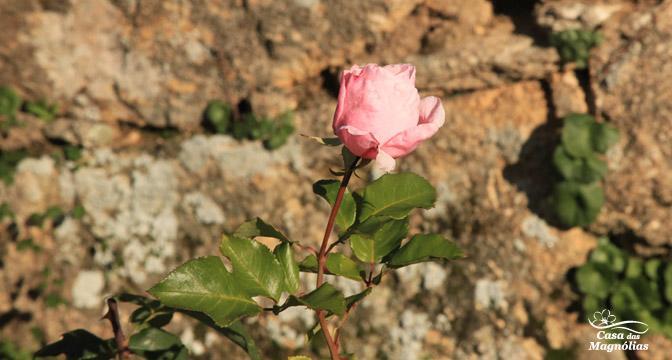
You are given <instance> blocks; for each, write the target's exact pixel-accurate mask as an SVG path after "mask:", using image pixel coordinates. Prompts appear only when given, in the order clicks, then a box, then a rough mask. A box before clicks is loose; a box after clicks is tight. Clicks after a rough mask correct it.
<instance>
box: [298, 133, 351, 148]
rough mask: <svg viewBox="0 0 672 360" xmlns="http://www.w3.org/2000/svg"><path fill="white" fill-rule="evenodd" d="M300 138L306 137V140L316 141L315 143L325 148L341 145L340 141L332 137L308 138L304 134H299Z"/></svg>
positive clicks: (308, 136)
mask: <svg viewBox="0 0 672 360" xmlns="http://www.w3.org/2000/svg"><path fill="white" fill-rule="evenodd" d="M301 136H303V137H306V138H308V139H311V140H313V141H316V142H317V143H319V144H321V145H326V146H340V145H343V143H342V142H341V139H339V138H337V137H332V138H323V137H319V136H310V135H306V134H301Z"/></svg>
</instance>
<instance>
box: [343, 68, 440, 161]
mask: <svg viewBox="0 0 672 360" xmlns="http://www.w3.org/2000/svg"><path fill="white" fill-rule="evenodd" d="M444 121H445V112H444V111H443V105H441V100H439V98H437V97H434V96H428V97H426V98H424V99H420V95H418V90H417V89H416V88H415V67H414V66H413V65H408V64H396V65H387V66H382V67H381V66H378V65H376V64H368V65H366V66H364V67H359V66H357V65H355V66H353V67H352V68H351V69H350V70H345V71H344V72H343V74H342V75H341V89H340V91H339V93H338V105H337V106H336V112H335V113H334V123H333V127H334V133H335V134H336V136H338V137H339V138H340V139H341V141H342V142H343V144H345V146H346V147H347V148H348V150H350V152H352V153H353V154H355V155H357V156H361V157H363V158H365V159H375V160H376V162H378V165H379V166H380V167H381V168H382V169H383V170H385V171H391V170H393V169H394V166H395V161H394V159H396V158H398V157H401V156H404V155H406V154H408V153H410V152H412V151H413V150H415V148H416V147H417V146H418V145H419V144H420V143H421V142H422V141H423V140H426V139H428V138H430V137H432V135H434V134H435V133H436V132H437V131H438V130H439V128H440V127H441V126H443V122H444Z"/></svg>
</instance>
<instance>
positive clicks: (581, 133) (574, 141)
mask: <svg viewBox="0 0 672 360" xmlns="http://www.w3.org/2000/svg"><path fill="white" fill-rule="evenodd" d="M594 122H595V119H594V118H593V117H592V116H590V115H586V114H571V115H568V116H567V117H565V120H564V126H563V128H562V145H563V146H564V148H565V150H566V151H567V152H568V153H569V154H570V155H572V156H574V157H585V156H588V155H590V154H591V153H592V152H593V145H592V141H591V126H592V124H593V123H594Z"/></svg>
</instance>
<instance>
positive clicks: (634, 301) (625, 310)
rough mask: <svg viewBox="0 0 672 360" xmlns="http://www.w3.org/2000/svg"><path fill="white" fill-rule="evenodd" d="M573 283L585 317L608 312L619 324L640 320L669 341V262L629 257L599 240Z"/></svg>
mask: <svg viewBox="0 0 672 360" xmlns="http://www.w3.org/2000/svg"><path fill="white" fill-rule="evenodd" d="M575 280H576V284H577V287H578V289H579V291H580V293H581V295H582V296H583V299H582V303H581V304H582V308H583V312H584V314H586V316H589V315H591V314H593V313H594V312H596V311H601V310H603V309H610V310H611V312H612V313H614V315H616V317H617V318H618V319H619V321H621V320H636V321H641V322H644V323H646V324H647V325H648V326H649V328H650V329H651V332H653V333H660V334H663V335H665V336H667V337H670V338H672V262H669V261H664V260H662V259H657V258H653V259H643V258H641V257H638V256H634V255H630V254H628V253H627V252H625V251H623V250H622V249H620V248H618V247H617V246H615V245H614V244H613V243H611V242H610V241H609V240H608V239H606V238H602V239H600V240H599V243H598V246H597V247H596V248H595V249H594V250H593V251H592V253H591V254H590V257H589V259H588V262H586V263H585V264H584V265H582V266H581V267H579V268H578V269H577V271H576V273H575Z"/></svg>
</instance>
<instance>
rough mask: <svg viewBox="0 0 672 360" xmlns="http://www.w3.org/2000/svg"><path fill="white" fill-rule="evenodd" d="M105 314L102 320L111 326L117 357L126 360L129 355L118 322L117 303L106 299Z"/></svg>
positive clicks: (126, 343)
mask: <svg viewBox="0 0 672 360" xmlns="http://www.w3.org/2000/svg"><path fill="white" fill-rule="evenodd" d="M107 308H108V309H107V313H106V314H105V316H103V319H107V320H109V321H110V324H111V325H112V331H113V332H114V341H115V342H116V344H117V356H118V358H119V359H126V358H127V357H128V355H129V354H130V350H129V349H128V342H127V341H126V337H125V336H124V331H123V330H122V329H121V323H120V322H119V308H118V306H117V301H116V300H114V299H111V298H110V299H107Z"/></svg>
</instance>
